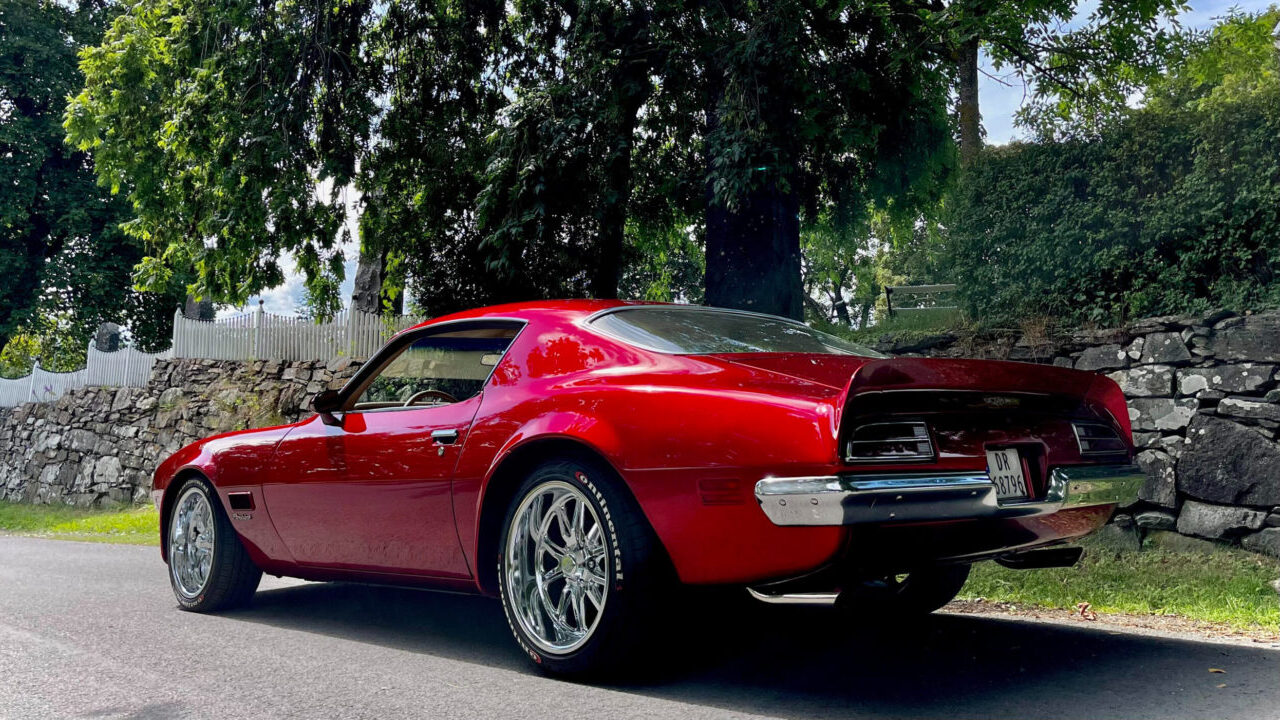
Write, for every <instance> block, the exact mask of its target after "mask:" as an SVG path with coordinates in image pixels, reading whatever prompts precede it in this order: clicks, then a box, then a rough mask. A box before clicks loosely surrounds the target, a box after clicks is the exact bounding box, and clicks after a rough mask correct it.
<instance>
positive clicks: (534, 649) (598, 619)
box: [497, 458, 675, 678]
mask: <svg viewBox="0 0 1280 720" xmlns="http://www.w3.org/2000/svg"><path fill="white" fill-rule="evenodd" d="M566 486H568V487H570V488H574V489H577V490H578V491H580V495H581V497H584V498H586V500H587V502H588V503H589V505H590V508H591V509H592V510H593V511H594V513H595V517H594V518H593V520H594V521H595V522H596V523H598V525H599V527H601V528H603V532H602V533H600V534H602V535H603V537H604V541H605V550H604V555H605V556H606V557H607V558H609V560H608V562H607V563H606V564H607V577H606V582H607V585H606V588H607V591H606V594H605V595H604V598H603V603H604V605H603V607H602V608H600V609H599V610H598V611H596V612H595V624H594V626H593V629H591V630H589V631H588V632H587V635H586V639H585V640H582V641H581V642H582V644H581V645H580V646H579V647H575V648H572V649H568V650H565V651H557V650H554V649H549V648H548V647H546V646H545V645H540V643H539V641H538V640H537V639H536V638H535V637H534V634H533V632H531V631H530V629H527V628H526V627H525V626H524V625H522V621H521V620H520V619H518V617H519V616H520V610H519V609H518V608H516V607H514V605H513V594H512V592H511V591H510V589H509V587H508V581H509V580H511V581H512V582H513V583H521V576H522V575H523V574H524V573H522V571H520V570H515V571H509V569H508V565H509V563H508V543H509V541H510V540H511V537H512V532H513V524H514V523H515V520H516V515H517V511H519V510H520V509H521V507H522V506H523V505H524V504H525V502H526V500H529V502H535V501H534V500H533V499H531V498H533V497H534V496H537V495H540V494H541V495H543V496H544V497H545V494H546V493H549V492H563V491H565V487H566ZM557 487H558V488H559V490H556V488H557ZM573 502H577V500H574V501H573ZM547 512H549V511H547ZM544 517H545V515H544ZM518 537H520V538H521V540H520V541H521V542H528V543H532V542H534V541H533V540H526V539H525V538H527V537H528V535H527V534H525V535H521V536H518ZM517 546H518V544H517ZM526 547H527V546H526ZM513 552H514V551H513ZM535 554H536V553H535ZM513 557H514V556H513ZM497 562H498V588H499V595H500V598H501V601H502V609H503V613H504V614H505V615H506V618H507V624H508V626H510V628H511V632H512V634H513V635H514V636H515V639H516V643H517V644H518V645H519V646H520V649H521V650H522V651H523V652H524V653H525V655H526V656H528V657H529V659H530V660H532V661H533V662H534V664H535V665H536V666H537V667H538V668H539V669H541V670H542V671H544V672H547V673H550V674H553V675H560V676H572V677H579V678H583V677H605V676H609V675H612V674H614V673H616V672H618V671H620V670H623V669H626V668H630V667H634V666H637V664H638V663H639V662H641V661H643V660H644V659H645V658H646V657H647V656H648V650H649V649H650V645H649V644H648V643H647V642H646V640H647V638H648V637H649V636H650V634H649V633H647V632H646V629H647V628H649V627H651V626H652V623H653V621H654V620H655V619H656V618H657V617H658V614H659V612H660V607H661V606H662V605H663V601H664V600H665V599H666V597H667V596H666V595H664V594H663V590H665V589H670V588H672V587H673V586H674V584H675V583H674V580H672V575H673V573H672V572H671V571H670V569H669V568H670V565H669V563H668V562H667V560H666V555H665V553H664V552H663V551H662V548H661V545H660V543H659V541H658V540H657V538H656V537H655V536H654V534H653V531H652V529H651V528H650V527H649V525H648V523H647V521H646V520H645V518H644V516H643V514H642V513H641V511H640V508H639V507H638V506H637V505H636V502H635V500H634V499H633V498H632V497H631V496H630V494H629V493H628V492H627V491H626V490H625V489H624V488H622V487H621V480H620V479H618V478H617V476H616V475H615V474H614V473H613V471H612V470H611V469H610V468H608V467H605V466H602V465H601V464H600V463H598V462H595V461H592V460H589V459H585V458H583V459H573V458H565V459H556V460H550V461H546V462H543V463H541V464H540V465H538V466H537V467H535V468H533V469H532V470H531V471H530V472H529V474H528V475H527V476H526V478H525V480H524V482H523V483H521V485H520V488H519V489H518V490H517V491H516V493H515V496H514V498H513V499H512V502H511V505H510V507H508V508H507V513H506V516H505V518H504V520H503V523H502V537H501V542H500V543H499V546H498V558H497ZM582 562H583V564H585V562H586V561H582ZM518 564H519V563H515V562H514V561H513V562H512V563H511V565H512V567H516V566H517V565H518ZM570 564H571V565H572V563H570ZM561 565H562V563H561V564H553V566H552V567H551V568H550V570H556V569H557V568H559V567H560V566H561ZM509 575H510V577H509ZM536 582H537V581H532V583H530V582H527V581H526V582H525V584H523V585H522V587H523V588H532V589H533V590H534V592H536V586H535V585H534V584H533V583H536ZM545 592H548V593H549V592H551V591H550V590H547V591H545ZM566 592H568V590H567V589H561V590H560V593H561V596H563V594H564V593H566ZM584 592H585V591H584ZM523 606H524V607H525V608H529V607H531V603H530V602H527V601H526V602H524V605H523ZM584 607H585V605H584ZM544 609H545V608H544ZM535 613H536V611H535ZM587 614H591V610H588V611H587ZM526 617H528V616H526ZM539 617H541V618H549V617H550V616H549V615H541V616H539ZM562 617H567V616H562ZM538 622H541V620H539V621H538ZM545 642H546V641H545V640H544V643H545Z"/></svg>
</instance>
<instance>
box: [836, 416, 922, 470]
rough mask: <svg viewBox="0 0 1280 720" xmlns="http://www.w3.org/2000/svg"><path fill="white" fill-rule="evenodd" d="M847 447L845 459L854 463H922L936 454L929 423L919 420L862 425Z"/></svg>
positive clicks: (855, 429)
mask: <svg viewBox="0 0 1280 720" xmlns="http://www.w3.org/2000/svg"><path fill="white" fill-rule="evenodd" d="M845 448H846V451H845V461H846V462H851V463H876V462H912V461H915V462H921V461H926V460H932V459H934V457H935V456H936V453H935V452H934V450H933V441H932V440H931V439H930V437H929V428H928V426H927V425H925V424H924V423H922V422H916V421H905V422H879V423H869V424H867V425H859V426H858V427H855V428H854V429H853V433H851V434H850V435H849V441H848V443H847V444H846V445H845Z"/></svg>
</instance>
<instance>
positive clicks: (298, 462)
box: [263, 323, 515, 577]
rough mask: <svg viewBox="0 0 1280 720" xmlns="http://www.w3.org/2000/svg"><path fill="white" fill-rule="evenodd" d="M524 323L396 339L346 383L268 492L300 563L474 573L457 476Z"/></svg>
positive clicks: (284, 459)
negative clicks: (486, 395)
mask: <svg viewBox="0 0 1280 720" xmlns="http://www.w3.org/2000/svg"><path fill="white" fill-rule="evenodd" d="M514 334H515V329H514V328H511V327H509V326H506V327H496V328H495V327H493V324H492V323H486V324H481V325H477V326H475V327H466V326H464V327H462V328H456V327H451V328H450V329H448V330H444V331H440V330H436V331H432V330H430V329H428V330H424V331H420V332H417V333H414V334H411V335H408V336H406V337H402V338H398V339H397V341H393V343H392V344H390V345H389V346H388V347H387V348H386V349H385V350H384V351H383V352H381V353H379V355H378V356H377V357H375V358H374V360H372V361H371V362H370V363H369V366H368V367H366V368H365V369H364V370H362V372H361V373H359V374H358V375H357V376H356V377H355V378H353V380H352V381H351V383H349V384H348V386H347V387H346V388H344V389H343V391H342V393H343V395H344V396H345V397H344V399H343V405H342V407H343V410H342V411H341V412H339V413H334V414H333V415H331V416H329V417H327V418H326V417H322V416H316V417H314V418H312V419H311V420H309V421H307V422H306V423H303V424H302V425H300V426H298V427H297V428H295V429H294V430H293V431H292V432H290V434H289V435H288V437H286V438H285V439H284V441H282V442H281V444H280V447H279V449H278V451H277V453H276V463H275V465H276V467H275V472H273V473H272V477H271V478H270V480H269V481H268V482H267V483H266V484H264V488H263V496H264V498H265V501H266V503H267V507H268V511H269V513H270V515H271V519H272V521H273V522H274V524H275V527H276V530H277V532H278V533H279V535H280V538H281V540H282V541H283V542H284V544H285V546H286V547H288V549H289V552H290V553H291V554H292V555H293V557H294V559H295V560H296V561H297V562H298V563H300V564H303V565H309V566H317V567H326V568H339V569H348V570H356V571H365V572H382V573H398V574H414V575H428V576H440V577H469V576H470V571H469V569H468V567H467V563H466V560H465V558H464V557H463V553H462V548H461V545H460V542H459V540H458V534H457V530H456V527H455V524H454V517H453V503H452V500H451V497H450V481H451V479H452V472H453V468H454V465H455V464H456V463H457V460H458V456H459V453H460V452H461V450H462V447H463V446H464V445H465V443H466V440H467V433H468V430H469V429H470V427H471V423H472V420H473V419H474V418H475V415H476V412H477V410H478V409H479V407H480V403H481V400H482V391H483V385H484V383H485V382H486V381H487V379H488V376H489V373H490V371H491V370H492V369H493V367H494V366H495V365H496V364H497V362H498V360H499V359H500V358H501V356H502V353H504V352H505V350H506V347H507V345H509V343H510V340H511V338H512V337H514Z"/></svg>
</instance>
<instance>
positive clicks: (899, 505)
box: [756, 465, 1146, 525]
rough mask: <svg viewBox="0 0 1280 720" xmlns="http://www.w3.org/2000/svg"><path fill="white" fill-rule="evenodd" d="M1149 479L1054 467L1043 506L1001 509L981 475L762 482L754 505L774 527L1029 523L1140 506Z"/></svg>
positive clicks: (1130, 471)
mask: <svg viewBox="0 0 1280 720" xmlns="http://www.w3.org/2000/svg"><path fill="white" fill-rule="evenodd" d="M1145 479H1146V474H1145V473H1144V472H1143V471H1142V468H1140V467H1138V466H1137V465H1077V466H1070V467H1056V468H1053V469H1052V470H1051V471H1050V472H1049V488H1048V492H1046V493H1045V497H1044V498H1043V499H1040V500H1032V501H1027V502H1010V503H1000V502H998V501H997V499H996V488H995V485H994V484H993V483H992V482H991V479H990V478H989V477H988V476H987V473H986V472H983V471H977V472H948V473H892V474H882V475H829V476H819V477H790V478H765V479H763V480H761V481H760V482H758V483H756V500H758V501H759V502H760V507H761V509H763V510H764V513H765V515H768V516H769V519H770V520H772V521H773V523H774V524H775V525H858V524H862V523H886V522H892V523H898V522H920V521H928V520H955V519H962V518H993V517H994V518H998V517H1027V516H1032V515H1047V514H1049V513H1053V512H1057V511H1058V510H1061V509H1063V508H1073V507H1087V506H1091V505H1110V504H1128V503H1131V502H1134V501H1136V500H1137V499H1138V489H1139V488H1140V487H1142V483H1143V481H1144V480H1145Z"/></svg>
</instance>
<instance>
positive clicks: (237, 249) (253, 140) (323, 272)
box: [65, 0, 372, 315]
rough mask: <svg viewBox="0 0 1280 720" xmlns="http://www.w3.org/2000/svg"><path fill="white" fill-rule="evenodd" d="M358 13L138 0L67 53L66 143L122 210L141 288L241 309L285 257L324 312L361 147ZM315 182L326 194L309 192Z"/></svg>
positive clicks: (310, 3) (343, 4) (322, 7)
mask: <svg viewBox="0 0 1280 720" xmlns="http://www.w3.org/2000/svg"><path fill="white" fill-rule="evenodd" d="M369 7H370V2H369V0H352V1H347V0H340V1H339V0H335V1H334V2H326V1H324V0H302V1H299V2H282V3H262V2H257V1H256V0H215V1H214V2H199V3H196V2H187V1H186V0H137V1H136V2H133V3H132V4H131V5H130V6H129V7H128V9H127V12H125V13H123V14H122V15H120V16H119V17H118V18H116V19H115V21H114V22H113V23H112V25H111V27H110V28H109V29H108V30H107V32H106V35H105V36H104V38H103V41H102V43H101V44H100V45H98V46H97V47H94V48H90V49H87V50H86V51H85V52H84V53H83V54H82V62H81V68H82V70H83V71H84V74H85V85H84V88H83V89H82V90H81V91H80V92H79V93H78V94H77V95H76V96H75V98H74V99H73V100H72V102H71V105H70V107H69V108H68V110H67V118H66V123H65V125H66V129H67V132H68V135H69V137H70V138H71V140H72V141H73V142H75V143H76V145H77V146H78V147H79V148H80V149H82V150H92V152H93V155H94V159H95V162H96V169H97V171H98V174H99V176H100V177H101V179H102V181H103V182H104V183H106V184H107V185H109V186H110V187H111V189H112V191H113V192H119V193H122V194H123V195H124V196H125V197H126V198H127V199H128V200H129V202H130V205H131V209H132V214H133V219H132V220H131V221H130V222H128V223H127V224H126V226H125V227H126V231H127V232H128V233H129V234H130V235H131V236H133V237H135V238H138V239H139V240H142V241H145V242H147V243H149V244H150V247H151V249H152V252H153V253H154V254H153V255H151V256H149V257H147V258H145V259H144V261H143V263H142V264H141V265H140V267H139V268H138V272H137V280H138V282H139V284H140V285H142V286H144V287H147V288H153V289H169V288H170V287H171V286H172V284H173V283H174V282H175V275H174V273H175V270H181V269H183V268H191V269H193V270H194V278H193V279H192V282H191V285H192V287H191V288H190V290H191V291H192V292H193V293H194V294H196V295H199V296H210V297H213V298H216V299H218V300H220V301H226V302H233V303H242V302H244V301H245V300H246V299H247V298H248V296H249V295H250V294H252V293H254V292H257V291H259V290H262V289H264V288H269V287H274V286H276V285H278V284H280V282H282V280H283V274H282V272H281V269H280V258H281V256H282V255H284V254H286V253H288V254H292V255H293V257H294V258H295V260H296V262H297V264H298V266H299V267H300V268H301V269H302V270H303V271H304V272H305V273H306V276H307V286H308V291H309V292H310V293H311V295H312V297H314V298H315V299H316V301H317V302H318V303H320V304H321V305H322V308H321V312H320V314H322V315H326V314H331V313H332V311H333V309H335V306H336V304H337V302H338V301H337V286H338V283H339V282H340V281H341V278H342V274H343V270H342V263H343V258H342V256H341V254H340V253H339V252H337V251H336V249H335V247H336V245H337V242H338V239H339V229H340V228H341V227H342V224H343V219H344V208H343V206H342V204H341V202H340V199H341V192H342V190H343V188H345V187H346V186H347V185H348V184H349V183H350V181H351V180H352V178H353V176H354V173H355V163H356V156H357V148H358V147H359V146H360V142H361V140H362V139H363V138H365V137H367V135H368V122H369V119H370V116H371V112H370V103H371V102H372V100H371V99H370V97H369V95H368V93H367V91H366V90H365V89H364V85H363V76H362V75H361V70H362V66H361V64H360V63H359V62H358V48H359V44H360V40H361V29H362V23H363V21H364V18H365V17H366V15H367V13H368V11H369ZM321 183H323V184H324V185H325V186H326V187H327V188H328V191H327V192H325V193H321V192H320V190H319V189H318V187H319V186H320V184H321Z"/></svg>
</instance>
